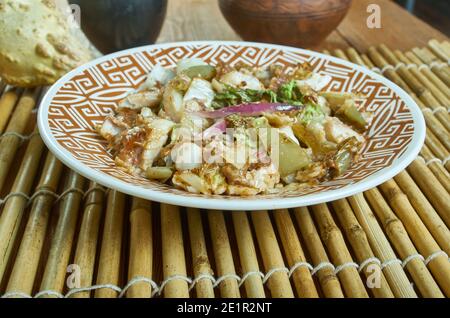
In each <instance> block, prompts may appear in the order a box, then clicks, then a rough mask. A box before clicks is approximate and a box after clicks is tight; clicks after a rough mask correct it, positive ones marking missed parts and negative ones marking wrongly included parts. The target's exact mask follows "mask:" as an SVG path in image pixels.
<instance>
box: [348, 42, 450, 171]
mask: <svg viewBox="0 0 450 318" xmlns="http://www.w3.org/2000/svg"><path fill="white" fill-rule="evenodd" d="M348 51H349V55H351V59H352V61H353V62H355V63H358V64H359V63H361V64H360V65H362V66H366V67H371V65H373V64H371V61H370V60H369V59H367V60H364V59H363V58H361V57H360V55H359V54H358V52H357V51H356V50H355V49H352V48H351V49H349V50H348ZM372 54H373V55H375V56H376V58H377V60H378V62H379V63H380V65H379V66H380V67H385V66H386V65H387V62H386V61H385V60H384V58H383V57H381V56H378V55H379V54H377V52H372ZM387 71H392V70H387ZM390 74H391V75H392V78H391V79H392V80H394V81H398V82H397V84H402V83H404V82H403V80H401V79H400V78H399V77H398V76H397V75H396V73H395V72H390ZM404 85H406V83H404ZM408 89H409V88H408ZM409 93H410V95H411V97H413V99H414V100H415V101H416V102H417V103H418V105H419V106H420V107H421V108H423V107H425V106H424V105H423V103H422V102H421V101H420V100H418V99H417V97H416V96H415V94H414V93H412V92H409ZM424 117H425V121H426V123H427V126H429V127H431V130H432V131H436V132H438V134H439V135H441V136H442V137H441V138H442V139H443V140H444V141H445V142H446V144H447V146H448V147H449V149H450V139H449V138H448V136H447V135H448V134H447V131H446V130H445V128H444V126H442V124H441V123H440V122H439V121H438V120H437V119H436V118H435V117H434V115H433V114H432V113H431V112H424ZM432 131H430V130H429V129H427V136H426V138H425V143H426V144H427V145H429V146H430V147H431V148H432V149H433V151H434V152H435V153H436V154H437V155H438V154H439V155H441V157H440V158H441V159H443V158H446V157H447V156H448V155H449V154H448V151H447V149H446V148H445V147H444V146H443V145H442V144H441V142H440V141H439V140H438V139H437V138H436V136H435V135H434V133H433V132H432ZM449 167H450V164H449Z"/></svg>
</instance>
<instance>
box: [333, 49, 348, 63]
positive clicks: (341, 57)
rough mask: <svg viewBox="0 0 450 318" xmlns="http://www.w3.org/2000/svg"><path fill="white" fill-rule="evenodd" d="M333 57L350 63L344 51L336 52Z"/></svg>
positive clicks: (338, 50)
mask: <svg viewBox="0 0 450 318" xmlns="http://www.w3.org/2000/svg"><path fill="white" fill-rule="evenodd" d="M333 55H334V56H336V57H338V58H340V59H343V60H346V61H348V57H347V56H346V55H345V53H344V51H342V50H341V49H337V50H334V51H333Z"/></svg>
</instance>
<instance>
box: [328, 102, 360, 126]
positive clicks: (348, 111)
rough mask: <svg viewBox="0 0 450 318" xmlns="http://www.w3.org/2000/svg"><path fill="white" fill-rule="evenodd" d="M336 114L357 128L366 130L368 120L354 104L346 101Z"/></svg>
mask: <svg viewBox="0 0 450 318" xmlns="http://www.w3.org/2000/svg"><path fill="white" fill-rule="evenodd" d="M349 101H350V100H349ZM336 114H337V115H340V117H342V119H343V120H344V121H346V122H348V123H349V124H351V125H352V126H354V127H355V128H359V129H364V128H365V127H366V125H367V122H366V120H365V119H364V117H363V115H362V114H361V112H360V111H359V110H358V108H356V105H355V103H354V102H348V101H346V102H345V103H344V105H343V106H342V107H341V109H340V110H339V111H338V112H337V113H336Z"/></svg>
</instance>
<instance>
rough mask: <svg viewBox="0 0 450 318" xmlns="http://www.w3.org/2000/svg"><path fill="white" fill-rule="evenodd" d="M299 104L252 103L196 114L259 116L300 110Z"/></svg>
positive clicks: (202, 115) (200, 115)
mask: <svg viewBox="0 0 450 318" xmlns="http://www.w3.org/2000/svg"><path fill="white" fill-rule="evenodd" d="M298 109H299V106H293V105H289V104H281V103H250V104H240V105H236V106H229V107H224V108H221V109H219V110H214V111H201V112H195V113H194V115H196V116H199V117H202V118H223V117H226V116H228V115H231V114H239V115H242V116H257V115H261V114H263V113H272V112H288V111H292V110H298Z"/></svg>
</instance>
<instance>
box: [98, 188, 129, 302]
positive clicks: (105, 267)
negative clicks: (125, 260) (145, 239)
mask: <svg viewBox="0 0 450 318" xmlns="http://www.w3.org/2000/svg"><path fill="white" fill-rule="evenodd" d="M107 202H108V203H107V206H106V214H105V224H104V226H103V238H102V244H101V248H100V258H99V261H98V273H97V281H96V283H97V285H103V284H113V285H118V284H119V270H120V259H121V257H120V256H121V251H122V234H123V220H124V216H125V211H124V207H125V195H124V194H123V193H120V192H118V191H110V192H109V193H108V201H107ZM117 296H118V295H117V292H116V291H114V290H111V289H106V288H103V289H97V290H96V291H95V297H96V298H114V297H117Z"/></svg>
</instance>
